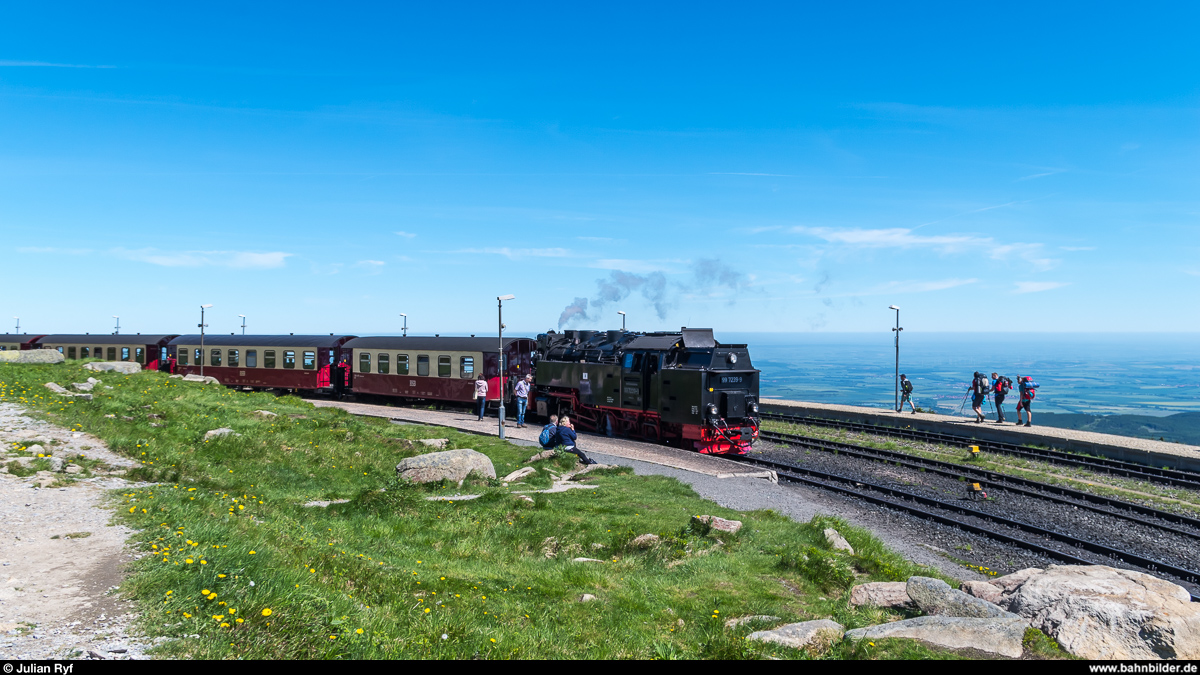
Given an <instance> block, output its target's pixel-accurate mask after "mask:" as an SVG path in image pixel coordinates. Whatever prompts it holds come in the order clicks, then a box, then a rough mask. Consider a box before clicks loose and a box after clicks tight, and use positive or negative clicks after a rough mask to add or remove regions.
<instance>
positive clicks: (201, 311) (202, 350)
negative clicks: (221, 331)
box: [196, 305, 212, 377]
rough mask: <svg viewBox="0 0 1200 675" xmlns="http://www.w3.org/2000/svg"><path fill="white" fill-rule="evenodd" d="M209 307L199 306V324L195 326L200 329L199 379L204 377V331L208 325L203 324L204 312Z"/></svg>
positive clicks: (209, 306)
mask: <svg viewBox="0 0 1200 675" xmlns="http://www.w3.org/2000/svg"><path fill="white" fill-rule="evenodd" d="M211 307H212V305H200V323H199V324H197V325H196V327H197V328H199V329H200V359H199V361H200V377H204V329H205V328H208V324H206V323H204V310H206V309H209V308H211Z"/></svg>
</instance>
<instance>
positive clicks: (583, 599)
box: [579, 593, 596, 602]
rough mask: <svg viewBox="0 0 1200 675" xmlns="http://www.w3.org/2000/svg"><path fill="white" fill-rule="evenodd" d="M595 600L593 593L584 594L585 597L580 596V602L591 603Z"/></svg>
mask: <svg viewBox="0 0 1200 675" xmlns="http://www.w3.org/2000/svg"><path fill="white" fill-rule="evenodd" d="M595 599H596V596H594V595H592V594H591V593H584V594H583V595H581V596H579V601H580V602H591V601H593V600H595Z"/></svg>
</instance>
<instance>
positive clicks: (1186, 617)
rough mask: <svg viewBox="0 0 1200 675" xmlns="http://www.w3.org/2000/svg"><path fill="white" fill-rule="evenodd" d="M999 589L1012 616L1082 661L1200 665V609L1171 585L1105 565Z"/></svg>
mask: <svg viewBox="0 0 1200 675" xmlns="http://www.w3.org/2000/svg"><path fill="white" fill-rule="evenodd" d="M1018 575H1020V576H1018ZM1010 577H1015V578H1010ZM996 582H997V583H996V585H997V586H1000V587H1001V588H1004V589H1005V591H1004V596H1003V597H1002V598H1001V602H1002V603H1004V605H1005V606H1006V607H1008V610H1009V611H1011V612H1015V613H1017V614H1019V615H1021V616H1022V617H1024V618H1025V619H1027V620H1028V621H1029V623H1030V624H1031V625H1033V627H1034V628H1038V629H1040V630H1041V631H1042V632H1043V633H1045V634H1047V635H1049V636H1050V637H1052V638H1054V639H1055V640H1056V641H1057V642H1058V644H1059V645H1060V646H1061V647H1062V648H1063V649H1064V650H1066V651H1068V652H1070V653H1071V654H1073V655H1075V656H1079V657H1082V658H1085V659H1119V660H1126V659H1200V603H1193V602H1190V599H1191V598H1190V596H1189V594H1188V592H1187V590H1185V589H1184V588H1183V587H1182V586H1178V585H1176V584H1173V583H1171V582H1169V581H1164V580H1162V579H1159V578H1157V577H1153V576H1150V575H1149V574H1143V573H1141V572H1133V571H1131V570H1122V569H1116V568H1113V567H1107V566H1104V565H1051V566H1049V567H1047V568H1046V569H1044V570H1037V569H1033V570H1021V571H1020V572H1016V573H1014V574H1010V575H1008V577H1001V578H1000V579H997V580H996Z"/></svg>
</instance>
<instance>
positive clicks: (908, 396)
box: [896, 375, 917, 415]
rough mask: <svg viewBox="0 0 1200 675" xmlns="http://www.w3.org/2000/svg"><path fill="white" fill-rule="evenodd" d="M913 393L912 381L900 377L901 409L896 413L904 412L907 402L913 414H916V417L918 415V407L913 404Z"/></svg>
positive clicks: (897, 409) (902, 376)
mask: <svg viewBox="0 0 1200 675" xmlns="http://www.w3.org/2000/svg"><path fill="white" fill-rule="evenodd" d="M912 392H913V386H912V380H910V379H908V378H907V377H905V376H904V375H901V376H900V407H899V408H896V412H902V411H903V410H904V404H905V402H907V403H908V407H910V408H912V414H914V415H916V414H917V407H916V406H914V405H913V402H912Z"/></svg>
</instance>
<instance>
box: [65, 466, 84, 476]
mask: <svg viewBox="0 0 1200 675" xmlns="http://www.w3.org/2000/svg"><path fill="white" fill-rule="evenodd" d="M64 471H66V472H67V473H72V474H74V473H82V472H83V467H82V466H79V465H78V464H68V465H67V468H66V469H64Z"/></svg>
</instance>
